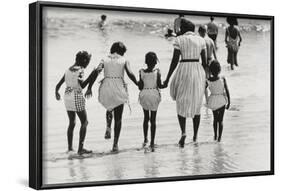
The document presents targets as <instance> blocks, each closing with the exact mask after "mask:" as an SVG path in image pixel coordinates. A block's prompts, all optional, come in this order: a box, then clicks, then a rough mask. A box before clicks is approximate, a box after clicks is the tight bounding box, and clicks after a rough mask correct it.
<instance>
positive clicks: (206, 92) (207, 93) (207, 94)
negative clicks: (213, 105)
mask: <svg viewBox="0 0 281 191" xmlns="http://www.w3.org/2000/svg"><path fill="white" fill-rule="evenodd" d="M207 88H208V82H207V81H206V86H205V100H206V104H208V97H209V92H208V89H207Z"/></svg>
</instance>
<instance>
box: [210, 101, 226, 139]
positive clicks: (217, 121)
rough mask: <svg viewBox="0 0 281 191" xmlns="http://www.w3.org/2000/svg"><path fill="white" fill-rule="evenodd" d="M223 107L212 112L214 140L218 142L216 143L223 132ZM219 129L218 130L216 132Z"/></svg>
mask: <svg viewBox="0 0 281 191" xmlns="http://www.w3.org/2000/svg"><path fill="white" fill-rule="evenodd" d="M224 111H225V106H223V107H221V108H219V109H217V110H215V111H213V114H214V123H213V125H214V134H215V136H214V139H215V140H218V142H220V141H221V136H222V131H223V116H224ZM218 127H219V130H218ZM217 132H218V133H219V136H218V137H217V134H218V133H217Z"/></svg>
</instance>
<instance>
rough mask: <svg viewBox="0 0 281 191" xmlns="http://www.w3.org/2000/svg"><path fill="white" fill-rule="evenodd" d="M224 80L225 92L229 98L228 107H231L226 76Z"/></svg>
mask: <svg viewBox="0 0 281 191" xmlns="http://www.w3.org/2000/svg"><path fill="white" fill-rule="evenodd" d="M223 82H224V89H225V93H226V96H227V100H228V103H227V105H226V109H229V107H230V94H229V90H228V86H227V83H226V79H225V78H224V77H223Z"/></svg>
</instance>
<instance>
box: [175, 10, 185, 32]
mask: <svg viewBox="0 0 281 191" xmlns="http://www.w3.org/2000/svg"><path fill="white" fill-rule="evenodd" d="M183 18H184V14H182V13H180V14H179V17H178V18H176V19H175V21H174V32H175V33H176V35H177V36H179V35H181V20H182V19H183Z"/></svg>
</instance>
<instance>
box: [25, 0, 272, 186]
mask: <svg viewBox="0 0 281 191" xmlns="http://www.w3.org/2000/svg"><path fill="white" fill-rule="evenodd" d="M44 7H63V8H79V9H103V10H117V11H128V12H142V13H146V12H147V13H164V14H165V13H166V14H179V13H184V14H186V15H194V16H210V15H213V16H216V17H226V16H237V17H239V18H247V19H263V20H269V21H270V22H271V30H270V32H271V50H270V55H271V65H270V90H271V92H270V102H271V104H270V112H271V118H270V131H271V133H270V135H271V136H270V139H271V140H270V142H271V144H270V159H271V164H270V170H269V171H257V172H243V173H227V174H213V175H196V176H179V177H166V178H149V179H147V178H146V179H130V180H118V181H98V182H81V183H67V184H55V185H43V184H42V137H43V134H42V117H43V112H44V111H43V110H42V108H43V107H42V97H43V93H42V82H43V81H42V75H43V69H42V68H43V67H42V9H43V8H44ZM273 174H274V16H267V15H248V14H236V13H217V12H201V11H187V10H169V9H155V8H141V7H119V6H109V5H91V4H79V3H58V2H40V1H38V2H35V3H31V4H29V186H30V187H31V188H34V189H54V188H68V187H85V186H101V185H118V184H134V183H149V182H166V181H183V180H194V179H213V178H227V177H244V176H259V175H273Z"/></svg>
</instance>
